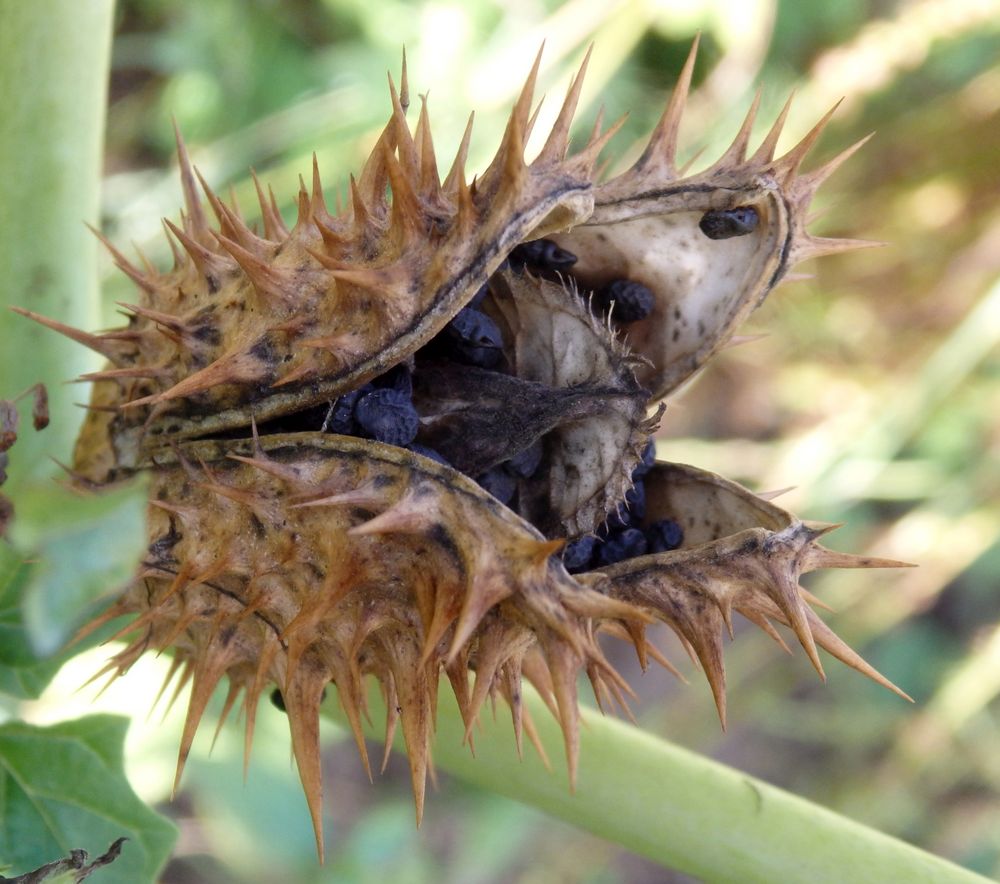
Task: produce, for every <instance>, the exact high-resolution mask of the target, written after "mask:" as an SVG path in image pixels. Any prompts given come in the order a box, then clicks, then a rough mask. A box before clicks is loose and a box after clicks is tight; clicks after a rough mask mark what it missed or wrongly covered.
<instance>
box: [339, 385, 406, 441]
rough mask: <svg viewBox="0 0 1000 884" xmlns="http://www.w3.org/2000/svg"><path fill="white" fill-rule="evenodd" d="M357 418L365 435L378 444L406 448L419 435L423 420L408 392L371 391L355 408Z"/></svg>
mask: <svg viewBox="0 0 1000 884" xmlns="http://www.w3.org/2000/svg"><path fill="white" fill-rule="evenodd" d="M354 419H355V420H356V421H357V422H358V426H359V427H360V428H361V430H362V431H363V432H364V434H365V435H366V436H367V437H368V438H370V439H375V440H376V441H377V442H385V443H386V444H387V445H398V446H400V447H402V448H405V447H406V446H407V445H409V444H410V443H411V442H412V441H413V440H414V439H415V438H416V436H417V430H418V429H419V428H420V417H419V415H418V414H417V410H416V409H415V408H414V407H413V403H412V402H411V401H410V398H409V397H408V396H407V395H406V394H405V393H400V392H398V391H397V390H391V389H389V390H385V389H383V390H372V391H371V392H370V393H367V394H366V395H364V396H362V397H361V398H360V399H359V400H358V402H357V404H356V405H355V406H354Z"/></svg>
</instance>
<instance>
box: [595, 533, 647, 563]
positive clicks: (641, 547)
mask: <svg viewBox="0 0 1000 884" xmlns="http://www.w3.org/2000/svg"><path fill="white" fill-rule="evenodd" d="M646 547H647V544H646V535H645V534H643V533H642V532H641V531H640V530H639V529H638V528H626V529H625V530H624V531H615V532H614V533H613V534H611V536H609V537H608V539H607V540H606V541H605V542H604V543H603V544H602V545H601V546H600V548H599V549H598V550H597V563H598V565H613V564H615V562H624V561H625V560H626V559H632V558H635V557H636V556H642V555H645V554H646Z"/></svg>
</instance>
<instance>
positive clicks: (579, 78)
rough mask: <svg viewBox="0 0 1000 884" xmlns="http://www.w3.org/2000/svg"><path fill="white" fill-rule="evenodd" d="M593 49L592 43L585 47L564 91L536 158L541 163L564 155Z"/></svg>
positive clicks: (562, 157) (559, 158)
mask: <svg viewBox="0 0 1000 884" xmlns="http://www.w3.org/2000/svg"><path fill="white" fill-rule="evenodd" d="M593 51H594V44H593V43H591V44H590V46H588V47H587V54H586V55H585V56H584V57H583V62H582V63H581V64H580V70H579V71H577V74H576V76H575V77H574V78H573V82H572V83H571V84H570V87H569V89H568V90H567V91H566V98H565V99H564V100H563V105H562V107H561V108H560V110H559V116H558V117H557V118H556V121H555V123H554V124H553V126H552V131H551V132H550V133H549V137H548V139H547V140H546V142H545V146H544V147H543V148H542V151H541V153H540V154H539V155H538V159H539V160H540V161H542V162H543V163H549V162H559V161H561V160H563V159H565V157H566V150H567V148H568V147H569V130H570V126H571V125H572V124H573V116H574V115H575V114H576V106H577V104H578V103H579V101H580V92H581V90H582V89H583V78H584V77H585V76H586V74H587V64H588V63H589V62H590V55H591V53H592V52H593Z"/></svg>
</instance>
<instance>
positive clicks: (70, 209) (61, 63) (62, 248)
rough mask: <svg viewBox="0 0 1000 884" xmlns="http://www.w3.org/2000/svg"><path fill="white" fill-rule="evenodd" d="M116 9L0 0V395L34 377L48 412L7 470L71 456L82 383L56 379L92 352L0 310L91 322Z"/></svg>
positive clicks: (87, 364) (99, 1) (104, 0)
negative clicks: (44, 424) (45, 424)
mask: <svg viewBox="0 0 1000 884" xmlns="http://www.w3.org/2000/svg"><path fill="white" fill-rule="evenodd" d="M113 11H114V3H113V0H30V2H24V0H0V23H2V25H0V281H2V282H0V341H3V346H2V347H0V397H3V398H10V397H12V396H14V395H16V394H17V393H20V392H21V391H22V390H23V389H25V388H27V387H29V386H31V385H32V384H35V383H37V382H39V381H41V382H42V383H44V384H45V385H46V387H47V388H48V392H49V398H50V403H51V409H50V410H51V414H52V424H51V425H50V427H49V428H48V429H46V430H45V432H44V433H41V434H39V436H38V439H37V440H32V444H31V445H30V446H27V445H21V446H18V447H17V448H15V449H14V450H13V451H12V453H11V468H12V469H11V475H12V477H16V476H21V477H23V475H24V473H25V471H26V470H25V468H26V466H27V464H26V463H25V461H26V459H29V458H30V464H31V466H34V467H39V466H41V465H44V466H45V469H46V470H48V468H49V467H48V464H47V460H46V458H45V455H52V456H54V457H57V458H59V459H61V460H68V459H69V454H70V452H71V450H72V444H73V438H74V437H75V435H76V431H77V427H78V425H79V418H78V417H77V415H78V414H82V412H79V410H78V409H75V408H73V407H72V403H73V402H74V401H80V400H84V399H85V398H86V390H85V389H81V388H80V387H79V386H75V387H74V386H67V385H66V384H65V382H66V381H67V380H69V379H70V378H73V377H75V376H76V375H77V374H79V373H80V372H81V371H86V370H89V369H92V368H93V367H94V366H95V365H96V364H97V362H98V361H99V359H97V358H96V357H95V356H94V354H91V353H88V352H87V351H86V350H84V348H83V347H81V346H80V345H79V344H77V343H74V342H72V341H69V340H67V339H64V338H61V337H60V336H59V335H57V334H55V333H54V332H52V331H49V330H47V329H45V328H42V327H41V326H39V325H37V324H35V323H33V322H31V321H29V320H27V319H25V318H23V317H21V316H18V315H16V314H14V313H12V312H11V311H9V310H7V309H5V308H6V306H7V305H18V306H22V307H26V308H28V309H30V310H34V311H36V312H38V313H43V314H45V315H47V316H50V317H53V318H55V319H58V320H60V321H61V322H65V323H67V324H68V325H73V326H77V327H79V328H84V329H88V330H90V329H93V328H94V326H95V325H96V324H97V322H98V319H99V315H100V314H99V301H98V290H97V264H96V262H97V243H96V241H95V238H94V236H93V235H92V234H91V233H90V232H89V231H88V230H87V229H86V227H85V225H84V222H89V223H91V224H94V225H97V223H98V205H99V196H100V181H101V167H102V153H103V136H104V118H105V106H106V101H107V87H108V71H109V66H110V55H111V48H110V47H111V26H112V16H113ZM27 407H28V408H29V409H30V403H28V406H27ZM25 410H26V409H23V408H22V418H23V417H24V412H25ZM25 423H26V424H27V426H26V428H25V429H22V432H23V433H31V432H32V430H31V429H30V420H28V421H27V422H24V421H23V420H22V427H25ZM36 441H37V444H36ZM29 448H30V452H29V450H28V449H29ZM22 451H23V453H22Z"/></svg>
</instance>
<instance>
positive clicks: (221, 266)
mask: <svg viewBox="0 0 1000 884" xmlns="http://www.w3.org/2000/svg"><path fill="white" fill-rule="evenodd" d="M163 223H164V224H166V225H167V227H169V228H170V232H171V233H172V234H173V235H174V236H175V237H176V238H177V241H178V242H179V243H180V244H181V246H182V247H183V248H184V251H186V252H187V253H188V255H190V256H191V260H192V261H194V263H195V266H196V267H197V268H198V271H199V272H200V273H201V275H202V276H204V277H205V278H206V279H207V280H212V279H215V280H217V279H218V277H219V275H220V274H221V273H222V272H223V271H224V270H225V269H226V264H225V259H223V258H222V257H220V256H219V255H216V254H215V252H212V251H211V250H209V249H207V248H205V247H204V246H203V245H202V244H201V243H200V242H198V241H197V240H195V239H193V238H192V237H190V236H188V234H186V233H185V232H184V231H183V230H181V229H180V228H179V227H178V226H177V225H176V224H174V223H173V222H172V221H170V220H169V219H167V218H164V219H163ZM211 232H212V231H210V230H207V229H206V233H205V238H206V239H207V238H208V234H209V233H211Z"/></svg>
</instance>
